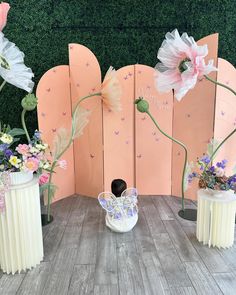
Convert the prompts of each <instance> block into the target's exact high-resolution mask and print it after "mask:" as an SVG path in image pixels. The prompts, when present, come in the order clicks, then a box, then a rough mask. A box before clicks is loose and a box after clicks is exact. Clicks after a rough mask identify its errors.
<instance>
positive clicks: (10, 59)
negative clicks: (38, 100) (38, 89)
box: [0, 32, 34, 92]
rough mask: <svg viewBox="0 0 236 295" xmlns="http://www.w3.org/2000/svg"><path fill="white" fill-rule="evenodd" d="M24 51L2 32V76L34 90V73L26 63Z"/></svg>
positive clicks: (13, 83)
mask: <svg viewBox="0 0 236 295" xmlns="http://www.w3.org/2000/svg"><path fill="white" fill-rule="evenodd" d="M24 56H25V55H24V53H23V52H21V51H20V50H19V48H18V47H17V46H16V45H15V44H14V43H12V42H10V41H9V40H8V39H7V38H5V37H4V34H3V33H2V32H0V76H1V77H2V78H3V79H4V80H5V81H6V82H8V83H10V84H12V85H14V86H16V87H18V88H21V89H24V90H25V91H27V92H32V90H33V87H34V82H33V81H32V78H33V77H34V74H33V72H32V70H31V69H30V68H27V67H26V66H25V64H24Z"/></svg>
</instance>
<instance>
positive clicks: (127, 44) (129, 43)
mask: <svg viewBox="0 0 236 295" xmlns="http://www.w3.org/2000/svg"><path fill="white" fill-rule="evenodd" d="M8 2H9V3H10V5H11V10H10V12H9V17H8V24H7V26H6V28H5V29H4V33H5V35H6V37H7V38H8V39H9V40H10V41H12V42H14V43H16V44H17V46H18V47H19V48H20V49H21V50H22V51H23V52H24V53H25V55H26V58H25V63H26V65H27V66H29V67H31V68H32V70H33V72H34V73H35V82H36V85H37V83H38V81H39V79H40V77H41V76H42V75H43V74H44V73H45V72H46V71H47V70H48V69H50V68H51V67H53V66H55V65H60V64H68V43H73V42H74V43H80V44H83V45H85V46H87V47H88V48H90V49H91V50H92V51H93V52H94V53H95V54H96V56H97V58H98V60H99V62H100V64H101V68H102V71H103V74H104V73H105V71H106V70H107V69H108V67H109V66H110V65H113V66H114V67H115V68H120V67H122V66H125V65H128V64H135V63H140V64H147V65H150V66H155V64H156V62H157V60H156V54H157V50H158V48H159V46H160V45H161V42H162V41H163V39H164V36H165V33H166V32H167V31H170V30H173V29H174V28H178V29H179V31H180V32H184V31H186V32H188V33H189V34H190V35H192V36H194V38H195V39H196V40H197V39H200V38H202V37H204V36H206V35H209V34H212V33H215V32H219V33H220V43H219V56H221V57H223V58H225V59H227V60H228V61H229V62H231V63H233V64H234V65H235V64H236V59H235V44H236V34H235V27H236V5H235V0H209V1H204V0H195V1H192V0H185V1H183V0H175V1H170V0H166V1H161V0H156V1H151V0H146V1H143V0H135V1H134V0H118V1H117V0H110V1H105V0H98V1H92V0H81V1H78V0H57V1H55V0H37V1H36V0H22V1H16V0H14V1H13V0H9V1H8ZM25 94H26V93H25V92H24V91H23V90H20V89H16V88H15V87H12V86H11V85H6V86H5V87H4V89H3V91H2V92H1V96H0V97H1V107H0V121H3V122H6V123H9V124H10V125H11V126H12V127H18V126H21V122H20V113H21V99H22V98H23V97H24V96H25ZM26 124H27V126H30V128H29V129H30V130H29V131H30V134H32V133H33V131H34V130H35V129H36V128H37V116H36V111H33V112H30V113H29V114H27V119H26Z"/></svg>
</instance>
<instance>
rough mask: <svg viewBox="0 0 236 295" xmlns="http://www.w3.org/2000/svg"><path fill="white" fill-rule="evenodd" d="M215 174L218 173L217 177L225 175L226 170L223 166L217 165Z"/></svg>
mask: <svg viewBox="0 0 236 295" xmlns="http://www.w3.org/2000/svg"><path fill="white" fill-rule="evenodd" d="M215 174H216V176H217V177H222V176H224V175H225V171H224V169H223V168H221V167H216V168H215Z"/></svg>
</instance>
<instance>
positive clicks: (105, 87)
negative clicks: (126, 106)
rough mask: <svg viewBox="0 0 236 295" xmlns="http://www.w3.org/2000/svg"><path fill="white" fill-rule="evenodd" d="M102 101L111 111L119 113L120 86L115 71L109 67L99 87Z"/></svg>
mask: <svg viewBox="0 0 236 295" xmlns="http://www.w3.org/2000/svg"><path fill="white" fill-rule="evenodd" d="M101 94H102V101H103V103H104V105H105V106H106V107H107V108H108V109H110V110H111V111H114V112H116V111H120V110H121V102H120V98H121V95H122V90H121V85H120V82H119V80H118V77H117V73H116V70H115V69H113V67H110V68H109V69H108V71H107V73H106V75H105V77H104V80H103V82H102V87H101Z"/></svg>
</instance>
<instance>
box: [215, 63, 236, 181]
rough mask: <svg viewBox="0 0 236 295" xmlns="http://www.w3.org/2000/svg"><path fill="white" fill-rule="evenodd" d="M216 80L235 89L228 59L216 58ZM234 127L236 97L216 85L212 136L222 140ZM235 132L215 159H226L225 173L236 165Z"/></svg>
mask: <svg viewBox="0 0 236 295" xmlns="http://www.w3.org/2000/svg"><path fill="white" fill-rule="evenodd" d="M217 81H218V82H221V83H223V84H226V85H228V86H229V87H231V88H232V89H235V85H236V69H235V68H234V66H233V65H231V64H230V63H229V62H228V61H226V60H224V59H222V58H219V59H218V75H217ZM234 128H236V99H235V95H234V94H233V93H232V92H230V91H229V90H227V89H225V88H223V87H221V86H218V85H217V88H216V110H215V128H214V135H215V136H214V137H215V139H216V140H217V141H219V142H220V141H222V140H223V139H224V138H225V137H226V136H227V135H228V134H229V133H230V132H231V131H233V129H234ZM235 147H236V134H234V135H233V136H232V137H231V138H230V139H229V140H228V141H227V142H226V143H225V144H224V145H223V146H222V148H221V149H220V151H219V153H218V154H217V157H216V161H217V160H219V161H221V160H223V159H227V160H228V161H229V162H228V164H227V169H226V173H227V175H232V173H233V169H234V168H235V165H236V152H235Z"/></svg>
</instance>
